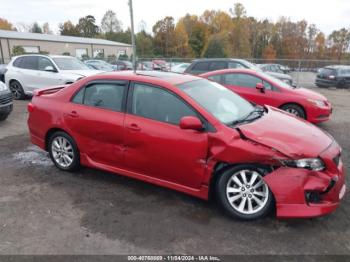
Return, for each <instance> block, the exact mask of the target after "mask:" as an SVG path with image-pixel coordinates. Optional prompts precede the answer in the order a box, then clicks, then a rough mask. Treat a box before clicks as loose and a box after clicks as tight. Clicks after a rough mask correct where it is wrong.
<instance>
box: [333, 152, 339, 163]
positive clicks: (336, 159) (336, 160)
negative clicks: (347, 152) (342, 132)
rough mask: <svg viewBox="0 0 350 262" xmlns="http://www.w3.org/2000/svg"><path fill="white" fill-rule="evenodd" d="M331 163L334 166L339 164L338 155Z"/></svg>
mask: <svg viewBox="0 0 350 262" xmlns="http://www.w3.org/2000/svg"><path fill="white" fill-rule="evenodd" d="M333 162H334V164H335V165H336V166H338V165H339V162H340V154H338V155H337V156H336V157H335V158H333Z"/></svg>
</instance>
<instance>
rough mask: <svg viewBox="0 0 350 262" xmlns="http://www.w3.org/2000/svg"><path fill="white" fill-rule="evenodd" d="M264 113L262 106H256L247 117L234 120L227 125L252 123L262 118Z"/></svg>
mask: <svg viewBox="0 0 350 262" xmlns="http://www.w3.org/2000/svg"><path fill="white" fill-rule="evenodd" d="M264 113H265V109H264V107H262V106H256V107H255V108H254V109H253V110H252V111H251V112H250V113H249V114H248V115H246V116H245V117H243V118H241V119H238V120H235V121H233V122H231V123H229V124H228V125H229V126H235V125H237V124H242V123H245V122H251V121H254V120H256V119H258V118H260V117H262V116H263V115H264Z"/></svg>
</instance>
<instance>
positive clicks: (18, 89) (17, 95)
mask: <svg viewBox="0 0 350 262" xmlns="http://www.w3.org/2000/svg"><path fill="white" fill-rule="evenodd" d="M10 90H11V92H12V94H13V98H14V99H16V100H23V99H25V98H26V94H25V93H24V91H23V87H22V85H21V84H20V83H19V82H18V81H17V80H11V81H10Z"/></svg>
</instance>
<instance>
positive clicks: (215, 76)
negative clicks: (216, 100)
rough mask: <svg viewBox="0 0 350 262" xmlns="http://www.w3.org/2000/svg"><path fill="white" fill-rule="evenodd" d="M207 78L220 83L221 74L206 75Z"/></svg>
mask: <svg viewBox="0 0 350 262" xmlns="http://www.w3.org/2000/svg"><path fill="white" fill-rule="evenodd" d="M208 79H210V80H212V81H214V82H217V83H221V82H222V81H221V75H212V76H208Z"/></svg>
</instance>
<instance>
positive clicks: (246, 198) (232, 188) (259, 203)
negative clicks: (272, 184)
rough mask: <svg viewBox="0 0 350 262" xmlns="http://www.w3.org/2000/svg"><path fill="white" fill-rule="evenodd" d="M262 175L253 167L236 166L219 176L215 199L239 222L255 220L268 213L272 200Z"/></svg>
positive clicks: (272, 204)
mask: <svg viewBox="0 0 350 262" xmlns="http://www.w3.org/2000/svg"><path fill="white" fill-rule="evenodd" d="M243 174H244V176H245V177H246V181H245V182H244V179H243ZM263 175H264V174H263V173H262V171H261V170H259V169H258V168H257V167H256V166H254V165H238V166H235V167H232V168H229V169H228V170H225V171H224V172H223V173H222V174H219V178H218V179H217V181H216V185H215V193H216V199H217V200H218V201H219V204H220V205H221V207H222V208H223V209H224V211H226V213H227V214H228V215H230V216H231V217H233V218H238V219H240V220H256V219H259V218H262V217H264V216H266V215H267V214H269V213H270V211H271V209H272V208H273V206H274V199H273V195H272V193H271V190H270V189H269V187H268V185H267V184H266V183H265V181H264V180H263V179H262V177H263ZM252 179H253V181H252ZM258 184H259V185H258ZM242 203H243V204H242Z"/></svg>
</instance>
